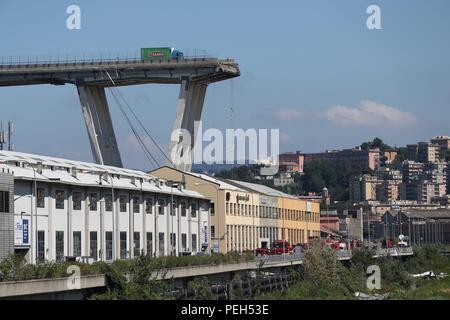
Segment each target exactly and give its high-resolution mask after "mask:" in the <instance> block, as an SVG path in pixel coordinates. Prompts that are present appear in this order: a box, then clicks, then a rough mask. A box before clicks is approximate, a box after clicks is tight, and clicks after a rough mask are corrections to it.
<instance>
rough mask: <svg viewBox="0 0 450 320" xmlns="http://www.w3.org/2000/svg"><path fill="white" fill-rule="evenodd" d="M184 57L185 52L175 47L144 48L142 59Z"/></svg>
mask: <svg viewBox="0 0 450 320" xmlns="http://www.w3.org/2000/svg"><path fill="white" fill-rule="evenodd" d="M180 58H183V52H181V51H180V50H176V49H175V48H142V49H141V59H142V60H171V59H180Z"/></svg>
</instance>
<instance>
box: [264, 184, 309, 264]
mask: <svg viewBox="0 0 450 320" xmlns="http://www.w3.org/2000/svg"><path fill="white" fill-rule="evenodd" d="M267 194H268V195H274V196H275V197H280V198H281V208H279V210H278V218H279V215H280V214H281V215H282V219H283V224H282V229H281V234H282V237H283V260H286V230H285V226H284V218H285V216H286V210H285V209H284V197H283V196H282V195H280V194H278V193H275V192H268V193H267ZM277 205H278V203H277ZM306 220H307V221H308V217H306ZM306 237H307V238H308V222H306Z"/></svg>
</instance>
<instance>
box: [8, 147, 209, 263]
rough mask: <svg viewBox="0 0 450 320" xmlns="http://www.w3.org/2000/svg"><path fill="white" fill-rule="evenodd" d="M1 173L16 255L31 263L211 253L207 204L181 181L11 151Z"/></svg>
mask: <svg viewBox="0 0 450 320" xmlns="http://www.w3.org/2000/svg"><path fill="white" fill-rule="evenodd" d="M0 172H6V173H8V172H9V173H10V174H12V175H13V177H14V201H13V207H14V211H13V212H14V227H13V229H14V251H15V252H16V253H22V254H23V255H24V256H25V257H26V259H27V261H29V262H31V263H36V262H41V261H46V260H47V261H61V260H64V259H66V258H67V257H72V258H73V257H91V258H93V259H94V260H102V261H111V260H115V259H127V258H133V257H136V256H137V255H140V254H149V255H152V256H162V255H171V254H172V255H173V254H175V255H182V254H195V253H196V252H200V251H205V250H208V249H209V248H210V243H209V242H210V240H209V227H208V222H209V210H210V209H209V207H210V202H209V200H207V199H206V198H204V197H203V196H202V195H201V194H199V193H197V192H195V191H191V190H186V189H185V188H184V186H183V182H182V181H178V182H168V181H165V180H162V179H158V178H156V177H154V176H151V175H149V174H147V173H145V172H141V171H135V170H128V169H123V168H117V167H111V166H103V165H98V164H92V163H86V162H80V161H72V160H64V159H57V158H51V157H46V156H38V155H32V154H24V153H18V152H11V151H0ZM172 201H173V207H172V210H171V207H170V203H171V202H172ZM1 241H2V240H1V239H0V242H1ZM0 245H1V244H0Z"/></svg>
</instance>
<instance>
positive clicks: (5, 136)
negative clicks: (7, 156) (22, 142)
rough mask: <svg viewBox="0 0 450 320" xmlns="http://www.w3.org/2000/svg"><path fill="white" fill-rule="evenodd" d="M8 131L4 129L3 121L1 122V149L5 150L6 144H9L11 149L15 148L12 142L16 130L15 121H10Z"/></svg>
mask: <svg viewBox="0 0 450 320" xmlns="http://www.w3.org/2000/svg"><path fill="white" fill-rule="evenodd" d="M7 130H8V131H7V132H5V130H4V129H3V121H2V122H0V150H4V149H5V147H6V145H7V146H8V149H7V150H9V151H12V150H14V144H13V143H12V135H13V131H14V123H13V122H12V121H8V129H7Z"/></svg>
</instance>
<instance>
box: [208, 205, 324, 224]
mask: <svg viewBox="0 0 450 320" xmlns="http://www.w3.org/2000/svg"><path fill="white" fill-rule="evenodd" d="M225 211H226V213H227V214H229V215H238V216H249V217H253V216H255V217H257V218H266V219H283V213H284V214H285V217H284V218H285V219H286V220H292V221H305V222H306V221H308V222H319V219H320V218H319V214H315V213H312V212H307V211H300V210H293V209H284V210H281V215H279V211H280V209H279V208H277V207H268V206H255V205H246V204H236V203H226V206H225ZM212 212H213V211H212V210H211V215H212V214H213V213H212Z"/></svg>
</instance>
